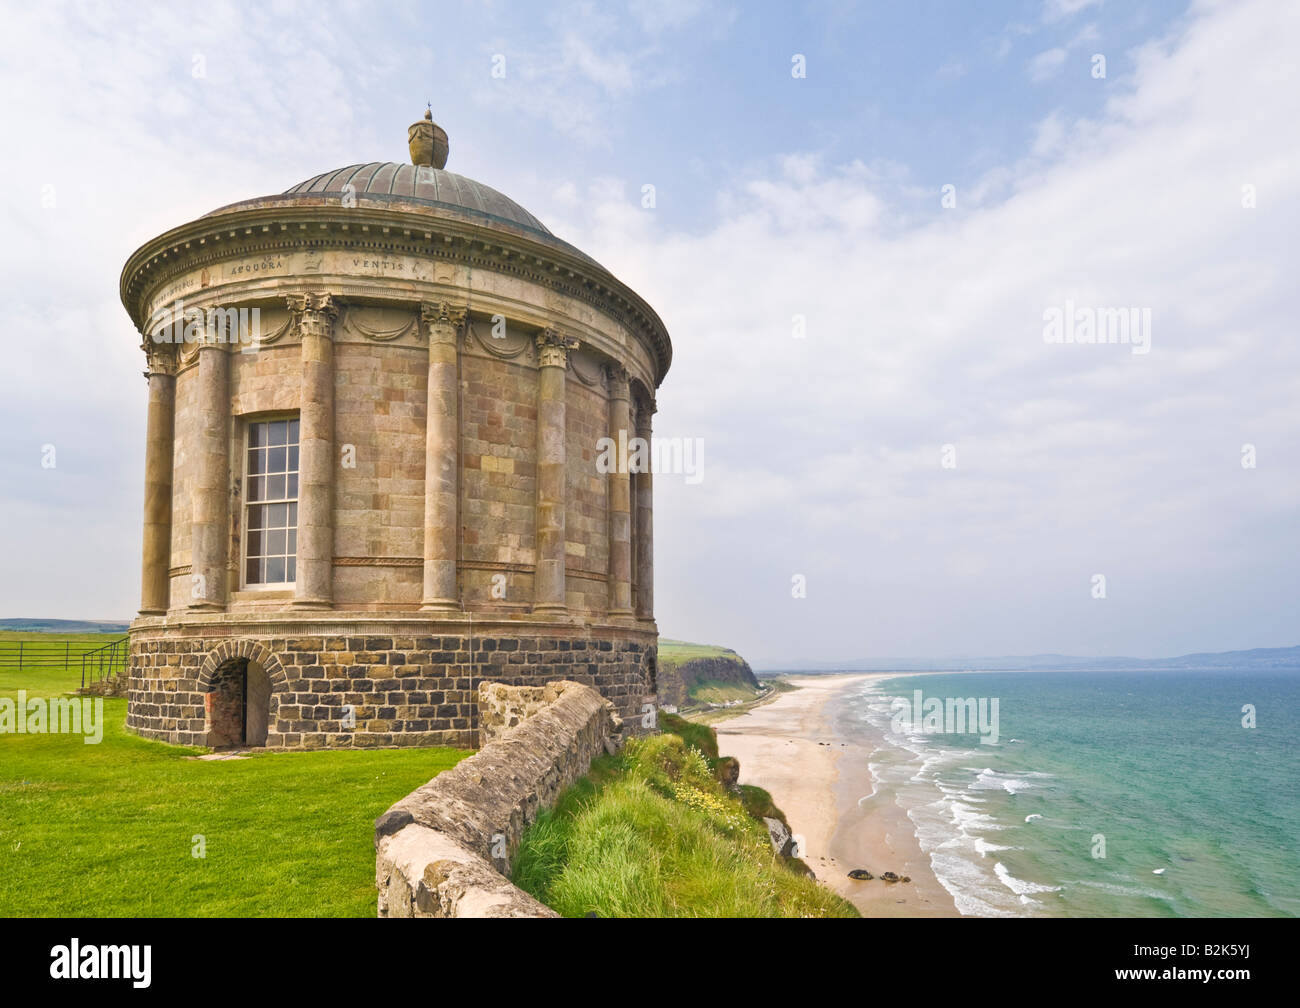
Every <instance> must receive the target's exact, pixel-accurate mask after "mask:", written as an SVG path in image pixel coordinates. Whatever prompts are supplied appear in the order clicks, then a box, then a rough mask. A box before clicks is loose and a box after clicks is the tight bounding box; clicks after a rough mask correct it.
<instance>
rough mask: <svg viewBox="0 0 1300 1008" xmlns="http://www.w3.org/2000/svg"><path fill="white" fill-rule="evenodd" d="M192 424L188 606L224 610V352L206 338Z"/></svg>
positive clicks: (227, 419) (224, 347)
mask: <svg viewBox="0 0 1300 1008" xmlns="http://www.w3.org/2000/svg"><path fill="white" fill-rule="evenodd" d="M195 419H196V421H197V430H196V432H195V434H194V437H193V443H194V446H195V455H196V458H195V464H194V488H193V496H192V501H193V503H192V506H191V514H192V520H191V522H190V564H191V567H192V572H191V578H190V591H189V607H190V608H191V609H224V608H225V607H226V580H227V578H226V573H227V567H228V564H229V552H230V551H229V545H230V353H229V352H228V350H227V345H226V344H225V343H224V342H223V341H220V340H217V339H216V338H214V337H212V336H209V337H207V338H205V339H204V341H203V342H202V343H201V344H200V346H199V366H198V410H197V412H196V418H195Z"/></svg>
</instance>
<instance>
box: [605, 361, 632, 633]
mask: <svg viewBox="0 0 1300 1008" xmlns="http://www.w3.org/2000/svg"><path fill="white" fill-rule="evenodd" d="M605 375H606V382H607V384H608V387H609V436H610V437H611V438H612V439H613V441H614V445H615V458H614V461H615V465H614V469H613V471H612V472H611V473H610V474H609V615H610V616H631V615H632V482H631V477H630V476H629V475H628V442H630V441H631V440H632V432H631V430H630V428H631V426H632V420H631V415H630V405H631V401H630V391H629V388H628V376H627V368H625V367H623V366H622V365H613V366H611V367H608V368H606V369H605Z"/></svg>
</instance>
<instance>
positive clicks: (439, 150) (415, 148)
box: [406, 108, 448, 168]
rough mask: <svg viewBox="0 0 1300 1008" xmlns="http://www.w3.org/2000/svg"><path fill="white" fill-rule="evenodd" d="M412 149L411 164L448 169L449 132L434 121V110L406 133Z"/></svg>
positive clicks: (427, 111) (429, 110)
mask: <svg viewBox="0 0 1300 1008" xmlns="http://www.w3.org/2000/svg"><path fill="white" fill-rule="evenodd" d="M406 141H407V143H408V144H409V145H410V148H411V164H413V165H417V166H423V167H426V168H445V167H447V150H448V148H447V131H446V130H445V129H443V128H442V127H441V126H439V125H438V124H437V123H435V122H434V121H433V109H431V108H430V109H426V110H425V113H424V118H423V119H421V120H420V121H419V122H415V123H412V124H411V127H410V129H408V130H407V131H406Z"/></svg>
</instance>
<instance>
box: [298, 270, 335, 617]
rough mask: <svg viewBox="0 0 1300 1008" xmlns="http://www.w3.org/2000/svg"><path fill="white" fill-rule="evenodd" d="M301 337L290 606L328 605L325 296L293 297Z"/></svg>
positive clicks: (330, 540)
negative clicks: (295, 529)
mask: <svg viewBox="0 0 1300 1008" xmlns="http://www.w3.org/2000/svg"><path fill="white" fill-rule="evenodd" d="M289 307H290V309H291V310H292V311H295V312H297V313H298V320H299V321H298V332H299V335H300V337H301V339H302V393H301V402H300V404H299V411H298V420H299V423H298V445H299V447H298V470H299V474H298V570H297V577H296V581H295V584H294V592H293V604H294V606H297V607H301V608H304V609H329V608H331V607H332V606H333V604H334V601H333V600H334V466H335V459H334V317H335V316H336V315H337V314H338V308H337V306H336V305H335V303H334V299H333V298H332V297H330V295H328V294H307V295H295V296H293V297H290V298H289Z"/></svg>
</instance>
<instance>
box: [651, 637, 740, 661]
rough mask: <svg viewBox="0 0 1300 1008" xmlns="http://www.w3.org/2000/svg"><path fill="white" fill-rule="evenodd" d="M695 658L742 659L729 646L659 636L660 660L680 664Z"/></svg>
mask: <svg viewBox="0 0 1300 1008" xmlns="http://www.w3.org/2000/svg"><path fill="white" fill-rule="evenodd" d="M697 658H721V659H723V660H724V661H735V662H739V661H744V659H743V658H741V657H740V655H738V654H736V652H735V651H733V650H731V648H724V647H719V646H718V645H716V644H692V643H691V642H690V641H679V640H673V639H672V638H670V637H660V638H659V660H660V661H661V662H665V661H667V662H675V663H677V664H681V663H682V662H688V661H694V660H695V659H697Z"/></svg>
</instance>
